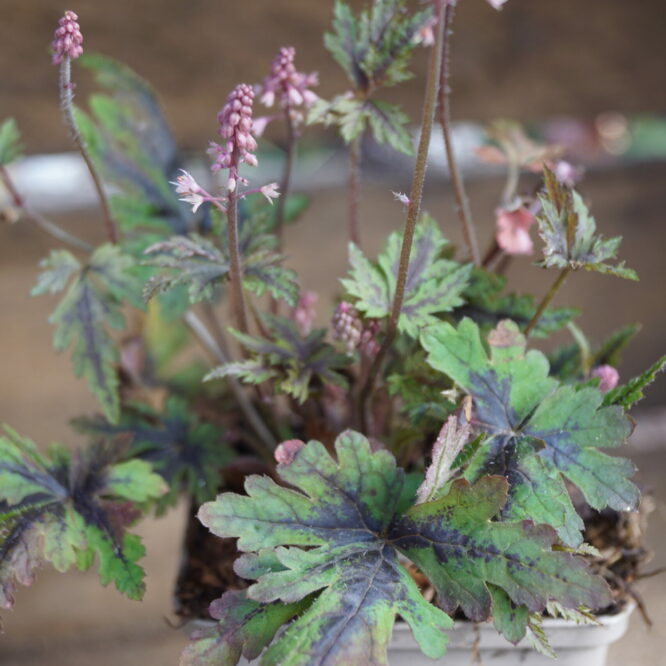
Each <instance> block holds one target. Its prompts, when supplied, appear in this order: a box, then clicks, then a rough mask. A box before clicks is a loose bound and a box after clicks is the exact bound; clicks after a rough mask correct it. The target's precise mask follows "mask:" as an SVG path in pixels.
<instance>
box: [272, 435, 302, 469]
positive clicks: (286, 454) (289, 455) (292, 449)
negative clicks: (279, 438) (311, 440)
mask: <svg viewBox="0 0 666 666" xmlns="http://www.w3.org/2000/svg"><path fill="white" fill-rule="evenodd" d="M304 446H305V442H304V441H302V440H300V439H288V440H286V441H285V442H282V444H280V445H279V446H278V447H277V449H275V454H274V455H275V460H276V461H277V462H278V464H279V465H291V463H293V462H294V460H295V459H296V455H297V454H298V452H299V451H300V450H301V449H302V448H303V447H304Z"/></svg>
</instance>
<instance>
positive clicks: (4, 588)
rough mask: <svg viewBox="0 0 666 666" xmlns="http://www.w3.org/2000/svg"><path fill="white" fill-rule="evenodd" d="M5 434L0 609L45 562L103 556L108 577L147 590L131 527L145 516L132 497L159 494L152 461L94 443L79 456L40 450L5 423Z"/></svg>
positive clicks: (0, 440) (61, 566) (64, 565)
mask: <svg viewBox="0 0 666 666" xmlns="http://www.w3.org/2000/svg"><path fill="white" fill-rule="evenodd" d="M6 432H7V435H6V436H4V437H0V607H4V608H10V607H11V606H12V605H13V603H14V599H13V595H14V590H15V588H16V584H17V583H22V584H23V585H30V584H31V583H32V581H33V579H34V574H35V570H36V569H37V568H38V567H39V566H41V565H42V564H45V563H50V564H52V565H53V566H54V567H55V568H56V569H57V570H58V571H61V572H62V571H67V570H68V569H70V568H71V567H72V566H74V565H75V566H78V567H79V568H87V566H89V565H90V564H91V563H92V561H93V560H94V558H95V556H97V557H98V558H99V575H100V580H101V582H102V584H103V585H106V584H107V583H109V582H110V581H113V582H114V583H115V584H116V587H117V588H118V590H120V591H121V592H123V593H124V594H126V595H127V596H129V597H130V598H132V599H139V598H141V596H142V594H143V589H144V585H143V570H142V569H141V568H140V567H139V566H138V565H137V564H136V561H137V560H138V559H139V558H140V557H141V556H142V555H143V546H141V542H140V540H139V538H138V537H137V536H135V535H132V534H128V533H126V532H125V527H126V526H128V525H129V524H131V523H132V522H133V521H134V520H135V519H136V518H137V517H138V515H139V514H140V512H139V511H137V510H136V509H135V508H134V507H133V506H132V504H131V503H130V502H128V501H127V500H130V501H132V500H136V501H140V502H143V501H146V500H149V499H155V498H157V497H158V496H159V495H161V494H162V493H163V492H165V491H166V486H165V484H164V481H163V480H162V479H161V478H160V477H159V476H157V475H156V474H154V473H153V472H152V471H151V468H150V465H149V464H148V463H146V462H143V461H139V460H133V461H131V462H125V463H122V462H121V463H118V462H116V461H117V460H118V457H119V455H118V453H119V452H118V451H116V450H114V449H112V448H108V447H106V448H105V447H101V446H95V447H91V448H90V449H88V450H86V451H84V452H80V453H79V454H77V455H76V456H75V457H74V458H72V456H71V454H70V453H69V452H68V451H67V450H65V449H63V448H60V447H55V446H54V447H52V449H51V451H50V452H49V455H47V456H42V455H41V454H40V453H39V452H38V451H37V448H36V446H35V445H34V444H33V443H32V442H31V441H30V440H28V439H25V438H22V437H20V436H19V435H17V434H16V433H15V432H13V431H11V430H9V429H6Z"/></svg>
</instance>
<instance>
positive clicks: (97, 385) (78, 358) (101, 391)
mask: <svg viewBox="0 0 666 666" xmlns="http://www.w3.org/2000/svg"><path fill="white" fill-rule="evenodd" d="M41 266H42V268H44V269H45V270H44V272H43V273H42V274H41V275H40V277H39V278H38V282H37V285H36V287H35V288H34V289H33V294H43V293H47V292H50V293H54V292H57V291H62V290H64V289H65V288H67V289H66V291H65V295H64V296H63V298H62V300H61V301H60V304H59V305H58V307H57V308H56V309H55V311H54V312H53V314H52V315H51V316H50V318H49V321H50V322H51V323H52V324H54V325H55V327H56V330H55V334H54V337H53V345H54V347H55V349H56V351H64V350H65V349H67V348H68V347H70V346H71V347H72V348H73V351H72V362H73V365H74V373H75V374H76V376H77V377H81V376H83V377H84V378H85V379H86V381H87V382H88V386H89V387H90V390H91V391H92V392H93V394H94V395H95V396H96V397H97V399H98V400H99V402H100V404H101V406H102V409H103V410H104V414H105V415H106V416H107V418H108V419H109V420H110V421H117V419H118V416H119V410H120V401H119V396H118V386H119V380H118V374H117V370H116V363H117V361H118V350H117V348H116V345H115V343H114V341H113V338H112V337H111V335H110V334H109V332H108V329H109V327H110V328H116V329H120V328H123V326H124V317H123V315H122V313H121V309H120V308H121V306H122V304H123V303H124V302H129V303H130V304H132V305H134V306H141V305H142V302H141V297H140V293H141V292H140V284H139V283H138V281H137V279H136V275H135V273H134V270H135V263H134V260H133V259H132V258H131V257H129V256H128V255H125V254H123V253H122V252H121V250H120V249H119V248H118V247H117V246H114V245H108V244H107V245H102V246H100V247H99V248H97V250H95V252H94V253H93V255H92V256H91V257H90V260H89V262H88V263H87V264H86V265H83V266H82V265H81V264H80V263H79V262H78V260H77V259H75V258H74V257H73V256H72V255H71V254H70V253H69V252H66V251H63V250H56V251H54V252H52V253H51V255H50V256H49V258H48V259H46V260H45V261H43V262H42V264H41ZM68 283H69V286H68V287H67V284H68Z"/></svg>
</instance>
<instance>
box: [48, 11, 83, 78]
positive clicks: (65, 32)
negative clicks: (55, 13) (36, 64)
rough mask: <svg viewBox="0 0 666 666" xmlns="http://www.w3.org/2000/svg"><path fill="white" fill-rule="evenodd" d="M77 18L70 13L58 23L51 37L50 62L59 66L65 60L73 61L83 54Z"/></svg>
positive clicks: (67, 12) (66, 13)
mask: <svg viewBox="0 0 666 666" xmlns="http://www.w3.org/2000/svg"><path fill="white" fill-rule="evenodd" d="M78 18H79V17H78V16H77V15H76V14H75V13H74V12H71V11H69V10H68V11H66V12H65V15H64V16H63V17H62V18H61V19H60V20H59V21H58V27H57V28H56V31H55V33H54V35H53V42H52V43H51V49H52V50H53V56H52V62H53V64H54V65H59V64H60V63H61V62H62V61H63V60H64V59H65V58H71V59H72V60H75V59H76V58H78V57H79V56H80V55H81V54H82V53H83V47H82V46H81V45H82V44H83V35H82V34H81V27H80V26H79V24H78Z"/></svg>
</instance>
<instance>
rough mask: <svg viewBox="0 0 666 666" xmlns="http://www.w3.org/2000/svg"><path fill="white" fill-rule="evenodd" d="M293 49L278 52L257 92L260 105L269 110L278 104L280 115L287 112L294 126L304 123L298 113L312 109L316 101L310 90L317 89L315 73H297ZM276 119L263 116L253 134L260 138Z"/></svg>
mask: <svg viewBox="0 0 666 666" xmlns="http://www.w3.org/2000/svg"><path fill="white" fill-rule="evenodd" d="M295 55H296V49H294V47H293V46H284V47H282V48H281V49H280V51H279V53H278V54H277V56H275V58H274V60H273V63H272V64H271V72H270V74H269V75H268V76H267V77H266V78H265V79H264V83H263V85H262V86H261V87H260V88H259V94H260V95H261V97H260V99H261V102H262V104H264V106H267V107H269V108H270V107H272V106H273V105H274V104H275V102H276V101H277V103H278V105H279V106H280V108H281V109H282V110H283V111H286V112H287V113H288V114H289V117H290V118H291V121H292V123H293V124H294V125H295V126H297V125H299V124H300V123H302V122H303V113H302V111H301V109H303V108H305V109H307V108H309V107H311V106H312V105H313V104H314V103H315V102H316V101H317V100H318V99H319V97H318V96H317V95H316V94H315V93H314V92H312V90H310V88H312V87H313V86H316V85H319V77H318V75H317V73H316V72H312V73H310V74H305V73H303V72H298V71H296V67H295V65H294V57H295ZM278 117H279V116H263V117H261V118H256V119H255V121H254V126H253V132H254V134H255V136H261V134H262V133H263V132H264V130H265V129H266V126H267V125H268V123H270V122H271V121H272V120H275V119H276V118H278Z"/></svg>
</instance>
